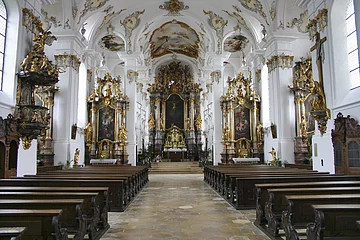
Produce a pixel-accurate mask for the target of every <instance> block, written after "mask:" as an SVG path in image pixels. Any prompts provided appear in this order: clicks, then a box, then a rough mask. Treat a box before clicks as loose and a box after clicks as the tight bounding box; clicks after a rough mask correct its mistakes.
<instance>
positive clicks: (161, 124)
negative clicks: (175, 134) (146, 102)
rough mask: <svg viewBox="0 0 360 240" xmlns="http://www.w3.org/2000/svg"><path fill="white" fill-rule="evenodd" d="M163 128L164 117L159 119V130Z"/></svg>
mask: <svg viewBox="0 0 360 240" xmlns="http://www.w3.org/2000/svg"><path fill="white" fill-rule="evenodd" d="M164 129H165V124H164V119H162V118H161V119H160V130H164Z"/></svg>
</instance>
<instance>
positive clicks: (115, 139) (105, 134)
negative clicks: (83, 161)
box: [85, 73, 129, 164]
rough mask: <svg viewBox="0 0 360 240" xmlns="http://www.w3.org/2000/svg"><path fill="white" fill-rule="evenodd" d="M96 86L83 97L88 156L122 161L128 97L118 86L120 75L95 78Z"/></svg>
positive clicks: (125, 156) (125, 158)
mask: <svg viewBox="0 0 360 240" xmlns="http://www.w3.org/2000/svg"><path fill="white" fill-rule="evenodd" d="M97 86H98V88H97V89H94V90H92V92H91V94H90V96H89V97H88V99H87V101H88V104H89V109H90V116H89V122H88V124H87V126H86V128H85V133H86V146H87V150H88V153H89V156H90V158H94V159H119V160H121V163H122V164H126V163H127V162H128V159H127V156H128V154H127V150H126V145H127V130H126V113H127V111H128V109H129V101H128V97H127V96H126V95H124V94H123V92H122V90H121V88H120V86H121V79H120V77H116V78H112V77H111V75H110V73H107V74H105V77H104V78H98V80H97Z"/></svg>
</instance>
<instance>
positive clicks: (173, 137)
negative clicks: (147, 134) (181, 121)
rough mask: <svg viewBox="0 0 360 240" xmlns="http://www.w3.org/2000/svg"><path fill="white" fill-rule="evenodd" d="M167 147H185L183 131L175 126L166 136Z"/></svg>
mask: <svg viewBox="0 0 360 240" xmlns="http://www.w3.org/2000/svg"><path fill="white" fill-rule="evenodd" d="M164 147H165V148H185V147H186V145H185V142H184V137H183V135H182V133H181V132H180V131H179V130H178V129H176V128H174V129H172V130H171V131H170V132H169V133H168V134H167V136H166V143H165V146H164Z"/></svg>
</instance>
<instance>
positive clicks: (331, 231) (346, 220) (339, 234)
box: [306, 204, 360, 240]
mask: <svg viewBox="0 0 360 240" xmlns="http://www.w3.org/2000/svg"><path fill="white" fill-rule="evenodd" d="M312 208H313V209H314V211H315V220H314V222H313V223H309V224H308V225H307V228H306V236H307V239H308V240H322V239H324V238H326V239H332V238H333V239H349V238H347V237H353V238H352V239H354V240H355V239H359V238H360V230H359V229H358V228H357V227H356V223H355V222H356V220H357V219H359V216H360V204H330V205H321V204H319V205H312Z"/></svg>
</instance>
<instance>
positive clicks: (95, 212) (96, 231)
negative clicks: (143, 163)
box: [0, 192, 109, 239]
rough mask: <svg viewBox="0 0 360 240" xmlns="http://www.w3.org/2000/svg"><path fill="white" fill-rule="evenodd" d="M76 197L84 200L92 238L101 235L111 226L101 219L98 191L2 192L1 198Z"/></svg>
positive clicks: (82, 214) (83, 207)
mask: <svg viewBox="0 0 360 240" xmlns="http://www.w3.org/2000/svg"><path fill="white" fill-rule="evenodd" d="M55 198H58V199H70V198H71V199H74V198H78V199H79V198H80V199H82V200H83V204H82V208H81V209H79V211H80V210H81V213H79V214H80V215H81V216H83V220H82V221H81V222H83V221H84V222H85V224H86V229H87V231H88V234H89V235H90V236H91V238H92V239H96V238H97V236H101V235H102V234H104V233H105V231H106V230H107V229H108V228H109V225H108V224H107V225H106V226H103V224H104V222H102V221H100V217H101V213H100V204H102V203H103V199H101V198H100V197H99V196H98V194H97V193H94V192H92V193H86V192H0V199H27V200H30V199H55Z"/></svg>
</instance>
